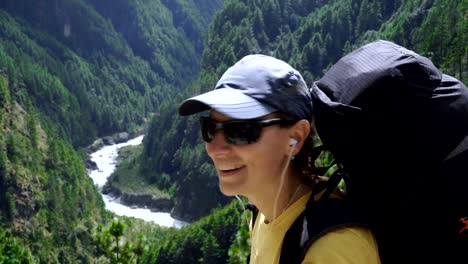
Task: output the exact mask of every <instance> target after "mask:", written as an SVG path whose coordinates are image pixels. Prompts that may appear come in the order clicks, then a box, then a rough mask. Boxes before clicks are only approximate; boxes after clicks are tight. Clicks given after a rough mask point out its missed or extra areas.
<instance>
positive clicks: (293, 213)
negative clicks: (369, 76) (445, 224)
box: [179, 55, 380, 263]
mask: <svg viewBox="0 0 468 264" xmlns="http://www.w3.org/2000/svg"><path fill="white" fill-rule="evenodd" d="M202 111H208V115H207V116H202V117H201V119H200V123H201V129H202V136H203V139H204V141H205V142H206V151H207V153H208V155H209V157H210V158H211V159H212V160H213V163H214V165H215V167H216V171H217V174H218V178H219V186H220V189H221V192H223V193H224V194H225V195H228V196H234V195H242V196H245V197H247V198H248V199H249V201H250V202H251V203H253V204H254V205H255V206H256V208H258V211H259V215H258V217H257V218H256V220H255V223H253V230H251V237H252V248H251V257H250V263H279V262H280V259H281V262H285V263H287V262H290V261H289V260H288V259H285V258H286V257H285V256H284V255H283V256H281V254H282V253H281V252H282V249H283V250H284V247H285V245H283V240H284V237H285V234H286V233H287V231H288V230H289V229H290V228H291V226H292V225H293V223H294V222H295V221H296V219H298V217H300V215H301V214H302V213H303V211H304V210H305V208H306V205H307V204H308V201H309V199H312V198H311V197H312V191H313V189H314V187H315V184H314V182H316V179H317V177H314V176H313V173H312V172H313V161H311V160H309V157H310V154H309V153H310V152H311V148H312V142H311V140H312V139H311V136H310V134H311V121H312V101H311V97H310V93H309V89H308V88H307V86H306V84H305V82H304V80H303V78H302V76H301V75H300V73H299V72H298V71H297V70H295V69H294V68H292V67H291V66H290V65H288V64H287V63H285V62H284V61H281V60H278V59H276V58H273V57H269V56H265V55H249V56H246V57H244V58H243V59H241V60H240V61H239V62H237V63H236V64H235V65H233V66H232V67H230V68H229V69H228V70H227V71H226V72H225V73H224V74H223V76H222V77H221V78H220V80H219V81H218V83H217V84H216V87H215V89H214V90H213V91H210V92H207V93H204V94H201V95H198V96H195V97H192V98H190V99H188V100H186V101H184V102H183V104H182V105H181V106H180V109H179V113H180V114H181V115H191V114H195V113H198V112H202ZM321 194H322V193H321V192H319V193H314V195H313V200H312V201H315V200H316V199H318V198H319V197H320V195H321ZM303 236H304V235H303ZM306 237H307V236H306ZM299 239H300V240H301V244H302V242H303V241H302V240H304V237H302V238H298V240H299ZM285 243H287V242H285ZM283 252H284V251H283ZM301 258H302V257H301ZM291 261H292V260H291ZM302 263H380V261H379V255H378V249H377V245H376V242H375V239H374V237H373V235H372V233H371V232H370V231H369V230H368V229H366V228H363V227H359V226H349V227H342V228H335V229H333V230H331V231H329V232H326V233H325V234H323V235H322V236H320V238H319V239H317V240H316V241H315V242H314V243H313V244H312V246H310V247H308V249H307V252H306V253H305V256H304V258H303V260H302Z"/></svg>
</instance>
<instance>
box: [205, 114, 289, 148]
mask: <svg viewBox="0 0 468 264" xmlns="http://www.w3.org/2000/svg"><path fill="white" fill-rule="evenodd" d="M287 123H291V121H286V120H283V119H281V118H272V119H265V120H233V121H227V122H218V121H216V120H214V119H212V118H210V117H207V116H202V117H200V125H201V131H202V136H203V140H204V141H205V142H208V143H210V142H211V141H212V140H213V138H214V136H215V133H216V131H218V130H222V131H223V134H224V138H225V140H226V142H227V143H229V144H233V145H242V144H252V143H255V142H257V141H258V139H259V138H260V135H261V134H262V129H263V128H264V127H267V126H272V125H277V124H287Z"/></svg>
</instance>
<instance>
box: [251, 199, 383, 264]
mask: <svg viewBox="0 0 468 264" xmlns="http://www.w3.org/2000/svg"><path fill="white" fill-rule="evenodd" d="M310 195H311V193H309V194H307V195H304V196H302V197H301V198H300V199H299V200H297V201H296V202H295V203H294V204H292V205H291V206H290V207H289V208H288V209H286V211H284V212H283V213H282V214H281V215H280V216H278V218H276V219H275V220H274V221H272V222H271V223H268V224H265V216H264V215H263V214H261V213H259V214H258V217H257V220H256V222H255V225H254V229H253V230H252V248H251V252H250V263H251V264H276V263H279V258H280V254H281V246H282V244H283V238H284V235H285V234H286V232H287V231H288V229H289V227H290V226H291V225H292V224H293V223H294V221H295V220H296V218H297V217H298V216H299V215H300V214H301V213H302V212H303V211H304V209H305V207H306V204H307V201H308V200H309V197H310ZM302 263H303V264H328V263H331V264H342V263H347V264H348V263H349V264H351V263H356V264H358V263H359V264H379V263H380V259H379V253H378V249H377V243H376V241H375V238H374V236H373V235H372V233H371V232H370V231H369V230H368V229H366V228H362V227H344V228H340V229H337V230H334V231H331V232H329V233H327V234H325V235H324V236H322V237H320V238H319V239H318V240H317V241H315V242H314V243H313V244H312V246H311V247H310V248H309V250H308V251H307V254H306V256H305V258H304V260H303V262H302Z"/></svg>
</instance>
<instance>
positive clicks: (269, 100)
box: [179, 54, 312, 120]
mask: <svg viewBox="0 0 468 264" xmlns="http://www.w3.org/2000/svg"><path fill="white" fill-rule="evenodd" d="M209 109H214V110H216V111H218V112H220V113H222V114H224V115H226V116H229V117H231V118H234V119H252V118H258V117H260V116H264V115H267V114H270V113H273V112H283V113H287V114H290V115H291V116H293V117H294V118H297V119H298V120H300V119H307V120H310V119H311V117H312V99H311V95H310V91H309V89H308V88H307V85H306V83H305V81H304V79H303V78H302V76H301V74H300V73H299V72H298V71H297V70H295V69H294V68H293V67H291V66H290V65H289V64H287V63H286V62H284V61H282V60H279V59H276V58H273V57H270V56H266V55H261V54H255V55H248V56H245V57H244V58H242V59H241V60H240V61H238V62H237V63H236V64H234V65H233V66H232V67H230V68H229V69H227V71H226V72H225V73H224V74H223V75H222V76H221V78H220V79H219V81H218V83H217V84H216V86H215V89H214V90H212V91H210V92H207V93H204V94H201V95H198V96H195V97H192V98H189V99H187V100H185V101H184V102H183V103H182V104H181V105H180V107H179V114H180V115H183V116H186V115H192V114H196V113H198V112H201V111H205V110H209Z"/></svg>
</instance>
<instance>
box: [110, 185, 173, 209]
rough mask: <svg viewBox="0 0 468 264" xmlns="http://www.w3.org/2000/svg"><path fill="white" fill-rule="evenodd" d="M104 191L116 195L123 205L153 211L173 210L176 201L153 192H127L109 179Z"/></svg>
mask: <svg viewBox="0 0 468 264" xmlns="http://www.w3.org/2000/svg"><path fill="white" fill-rule="evenodd" d="M102 193H103V194H106V195H110V196H112V197H116V198H117V199H119V202H120V203H121V204H123V205H126V206H129V207H131V208H147V209H149V210H150V211H152V212H165V213H169V212H171V210H172V208H173V207H174V202H173V201H172V200H171V199H169V198H161V197H156V196H155V195H152V194H144V193H138V194H135V193H127V192H123V191H122V190H120V189H119V188H118V187H115V186H113V185H112V183H111V182H110V181H108V182H107V183H106V184H105V185H104V186H103V188H102Z"/></svg>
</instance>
